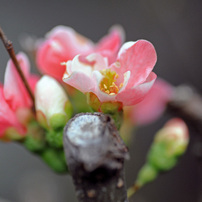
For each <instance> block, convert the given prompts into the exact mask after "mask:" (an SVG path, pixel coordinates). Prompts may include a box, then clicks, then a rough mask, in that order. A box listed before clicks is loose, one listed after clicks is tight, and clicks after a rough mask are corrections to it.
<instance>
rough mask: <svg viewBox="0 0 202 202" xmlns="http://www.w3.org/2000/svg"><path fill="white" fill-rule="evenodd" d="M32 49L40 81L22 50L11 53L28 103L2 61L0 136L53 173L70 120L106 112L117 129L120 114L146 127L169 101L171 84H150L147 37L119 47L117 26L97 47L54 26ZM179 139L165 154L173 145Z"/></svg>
mask: <svg viewBox="0 0 202 202" xmlns="http://www.w3.org/2000/svg"><path fill="white" fill-rule="evenodd" d="M37 44H38V48H37V52H36V64H37V67H38V69H39V71H40V72H41V73H42V74H44V75H42V77H41V78H39V76H36V75H33V74H30V72H29V70H30V64H29V61H28V58H27V56H26V55H25V54H24V53H19V54H18V55H17V60H18V63H19V66H20V67H21V71H22V72H23V74H24V77H25V79H26V80H27V82H28V85H29V86H30V88H31V91H32V92H33V95H34V99H31V98H30V95H29V94H28V91H27V88H26V87H25V85H24V83H23V80H22V78H21V77H22V76H20V75H19V74H18V72H17V71H16V69H15V66H14V64H13V63H12V62H11V61H9V62H8V64H7V67H6V72H5V80H4V85H2V84H0V139H1V140H19V139H20V141H21V143H23V144H24V145H25V146H26V148H28V149H29V150H30V151H33V152H37V154H38V155H40V156H41V158H42V159H44V160H45V161H46V162H47V163H48V164H49V166H50V167H52V168H53V169H54V170H56V171H58V172H64V171H66V170H67V167H66V163H65V160H64V152H63V128H64V126H65V124H66V123H67V121H68V120H69V119H70V118H71V117H72V116H73V115H75V114H76V113H78V112H86V111H90V110H93V111H99V112H103V113H107V114H110V115H111V116H112V118H113V119H114V121H115V123H116V126H117V128H118V129H119V127H120V126H121V124H122V119H123V110H125V112H126V113H125V114H126V116H125V119H126V121H128V119H130V121H128V122H130V123H132V124H133V125H138V124H139V125H140V124H146V123H150V122H151V121H153V120H154V119H156V118H157V117H159V116H160V115H161V114H162V112H163V110H164V108H165V105H166V103H167V102H168V101H169V99H170V97H171V96H172V91H173V89H172V87H171V85H169V84H168V83H166V82H165V81H163V80H161V79H158V80H157V81H156V83H155V80H156V78H157V76H156V74H155V73H154V72H153V68H154V66H155V64H156V61H157V55H156V51H155V48H154V46H153V45H152V44H151V43H150V42H149V41H147V40H137V41H130V42H125V43H124V32H123V29H122V28H121V27H120V26H114V27H112V28H111V29H110V31H109V34H108V35H106V36H104V37H103V38H102V39H101V40H100V41H99V42H98V43H96V44H95V43H93V42H92V41H91V40H90V39H87V38H86V37H84V36H82V35H80V34H78V33H77V32H76V31H75V30H73V29H72V28H70V27H65V26H57V27H55V28H54V29H52V30H51V31H50V32H49V33H48V34H47V35H46V37H45V39H43V40H40V41H39V42H37ZM78 91H79V92H82V93H83V94H84V95H85V96H84V97H85V99H86V100H87V104H88V106H87V105H85V104H84V103H85V101H84V100H83V97H82V96H81V94H79V93H78ZM72 92H73V93H72ZM80 106H82V107H80ZM126 107H129V108H128V109H127V108H126ZM127 118H128V119H127ZM176 122H177V123H179V121H176ZM170 125H173V124H170ZM168 126H169V124H168ZM176 127H178V126H176ZM176 127H175V128H172V127H166V129H165V130H163V132H161V133H164V134H166V133H167V131H169V132H170V131H171V130H172V131H173V133H175V132H176V131H177V130H176ZM176 134H177V132H176ZM164 136H166V135H159V136H158V137H157V141H159V142H162V141H164V139H166V137H167V136H166V137H164ZM176 137H177V136H176ZM179 137H180V136H179ZM166 141H170V140H167V139H166ZM177 141H178V139H177ZM177 141H176V144H174V143H172V145H173V147H170V149H172V150H176V148H178V147H179V144H180V143H179V144H178V143H177ZM178 142H179V141H178ZM173 155H174V154H173Z"/></svg>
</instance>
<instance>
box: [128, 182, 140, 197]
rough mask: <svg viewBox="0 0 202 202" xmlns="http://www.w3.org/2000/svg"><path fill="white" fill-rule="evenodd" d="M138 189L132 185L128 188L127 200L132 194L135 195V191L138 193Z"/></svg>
mask: <svg viewBox="0 0 202 202" xmlns="http://www.w3.org/2000/svg"><path fill="white" fill-rule="evenodd" d="M139 189H140V187H139V186H138V185H136V184H134V185H133V186H131V187H129V188H128V190H127V196H128V198H130V197H131V196H132V195H133V194H135V193H136V191H138V190H139Z"/></svg>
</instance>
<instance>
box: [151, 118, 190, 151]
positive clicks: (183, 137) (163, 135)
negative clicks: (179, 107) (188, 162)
mask: <svg viewBox="0 0 202 202" xmlns="http://www.w3.org/2000/svg"><path fill="white" fill-rule="evenodd" d="M155 142H164V143H165V144H166V145H167V150H168V153H169V154H170V155H181V154H183V153H184V152H185V150H186V148H187V145H188V143H189V133H188V128H187V126H186V124H185V123H184V121H182V120H181V119H179V118H174V119H172V120H170V121H168V122H167V123H166V124H165V126H164V127H163V129H161V130H160V131H159V132H158V133H157V134H156V137H155Z"/></svg>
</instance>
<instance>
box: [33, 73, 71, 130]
mask: <svg viewBox="0 0 202 202" xmlns="http://www.w3.org/2000/svg"><path fill="white" fill-rule="evenodd" d="M35 98H36V103H35V105H36V113H37V120H38V122H39V123H40V124H41V125H42V126H43V127H45V128H47V129H49V128H50V127H51V128H53V129H58V128H60V127H64V125H65V124H66V122H67V120H68V119H69V118H70V116H71V105H70V102H69V100H68V97H67V95H66V92H65V91H64V89H63V88H62V86H61V85H60V84H59V83H58V82H57V81H56V80H55V79H53V78H52V77H50V76H47V75H45V76H43V77H42V78H41V79H40V80H39V82H38V83H37V85H36V90H35Z"/></svg>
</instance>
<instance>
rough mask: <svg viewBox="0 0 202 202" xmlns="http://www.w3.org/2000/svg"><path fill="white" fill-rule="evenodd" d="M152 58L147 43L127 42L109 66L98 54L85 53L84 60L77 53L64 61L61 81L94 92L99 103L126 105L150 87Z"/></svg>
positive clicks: (153, 76)
mask: <svg viewBox="0 0 202 202" xmlns="http://www.w3.org/2000/svg"><path fill="white" fill-rule="evenodd" d="M156 59H157V56H156V51H155V49H154V47H153V45H152V44H151V43H150V42H148V41H146V40H139V41H136V42H127V43H125V44H124V45H123V46H122V47H121V49H120V51H119V53H118V56H117V59H116V62H114V63H112V64H111V65H110V66H108V61H107V58H105V57H103V56H102V55H100V54H96V53H94V54H91V55H88V56H87V57H86V58H85V60H84V59H82V60H81V59H80V56H79V55H77V56H76V57H75V58H74V59H73V60H72V61H68V62H67V63H66V72H65V74H64V76H63V81H64V82H65V83H67V84H69V85H71V86H73V87H75V88H77V89H78V90H80V91H82V92H83V93H89V92H92V93H94V94H95V95H96V96H97V97H98V99H99V100H100V102H102V103H103V102H121V103H122V104H123V105H125V106H130V105H134V104H137V103H138V102H140V101H141V100H142V99H143V98H144V97H145V95H146V94H147V92H148V91H149V89H150V88H151V87H152V85H153V83H154V81H155V79H156V74H155V73H153V72H152V69H153V67H154V65H155V63H156Z"/></svg>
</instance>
